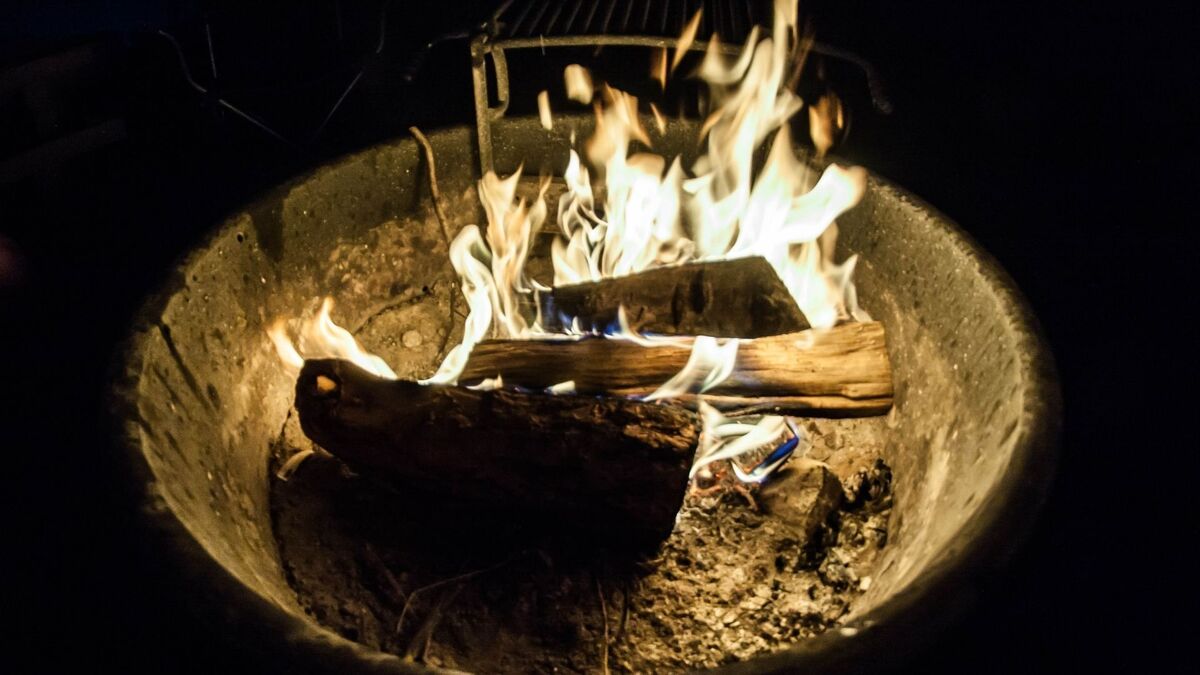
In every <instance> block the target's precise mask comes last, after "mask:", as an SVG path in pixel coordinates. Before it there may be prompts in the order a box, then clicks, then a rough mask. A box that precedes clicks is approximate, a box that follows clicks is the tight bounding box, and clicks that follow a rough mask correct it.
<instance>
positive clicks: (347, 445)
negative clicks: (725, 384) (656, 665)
mask: <svg viewBox="0 0 1200 675" xmlns="http://www.w3.org/2000/svg"><path fill="white" fill-rule="evenodd" d="M296 409H297V410H298V411H299V413H300V425H301V428H303V430H304V433H305V434H307V435H308V437H309V438H311V439H312V440H313V441H315V442H316V443H317V444H319V445H320V446H321V447H322V448H324V449H325V450H327V451H329V452H330V453H332V454H333V455H335V456H337V457H338V458H340V459H341V460H342V461H344V462H345V463H346V464H347V465H349V466H350V467H351V468H353V469H356V470H358V471H360V472H362V473H364V474H370V475H371V476H373V477H376V478H381V479H385V480H388V481H389V482H391V483H392V484H394V485H395V486H397V487H398V488H400V489H405V490H416V491H419V492H421V493H425V494H429V495H431V499H434V500H445V502H444V503H446V504H454V505H455V506H456V507H461V505H462V504H478V505H479V506H480V508H481V509H486V513H487V514H489V515H492V516H494V515H495V514H497V513H511V514H512V515H513V517H514V518H526V519H528V520H529V521H530V522H534V521H537V522H540V523H542V524H544V525H545V526H546V528H547V529H548V530H549V531H555V530H557V531H559V532H561V533H566V534H568V535H569V536H571V537H578V536H579V532H580V531H595V532H599V533H606V534H607V535H608V536H609V537H610V538H611V541H612V543H614V544H622V543H625V544H630V545H634V546H644V545H653V544H657V543H658V542H660V541H662V540H663V539H665V538H666V537H667V536H668V535H669V534H670V532H671V529H672V527H673V526H674V524H675V517H676V514H678V513H679V509H680V507H681V505H682V503H683V496H684V492H685V490H686V488H687V482H688V470H689V468H690V467H691V463H692V455H693V453H694V450H695V447H696V441H697V439H698V436H699V430H700V428H699V420H698V418H697V417H696V415H695V414H693V413H692V412H690V411H688V410H686V409H684V408H681V407H679V406H674V405H662V404H655V403H642V402H638V401H632V400H626V399H621V398H594V397H585V396H571V395H550V394H528V393H519V392H513V391H501V390H497V391H476V390H472V389H467V388H465V387H456V386H443V385H421V384H418V383H416V382H411V381H404V380H387V379H383V378H379V377H376V376H374V375H372V374H370V373H368V372H367V371H365V370H363V369H361V368H359V367H358V366H356V365H354V364H353V363H350V362H349V361H342V360H336V359H322V360H309V361H305V363H304V367H303V369H302V370H301V372H300V377H299V378H298V379H297V381H296Z"/></svg>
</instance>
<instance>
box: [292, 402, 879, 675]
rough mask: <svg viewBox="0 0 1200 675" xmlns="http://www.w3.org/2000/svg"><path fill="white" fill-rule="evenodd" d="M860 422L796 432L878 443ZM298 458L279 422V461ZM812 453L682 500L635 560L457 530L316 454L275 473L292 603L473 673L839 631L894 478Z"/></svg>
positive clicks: (572, 668)
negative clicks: (761, 475)
mask: <svg viewBox="0 0 1200 675" xmlns="http://www.w3.org/2000/svg"><path fill="white" fill-rule="evenodd" d="M865 422H869V420H838V421H833V420H821V421H819V422H818V421H809V422H806V424H807V426H808V430H809V433H810V434H812V435H814V436H815V435H816V432H815V431H814V430H817V431H822V432H823V433H822V435H821V436H820V437H817V441H818V443H819V444H821V443H822V442H823V441H828V439H830V438H834V439H839V436H840V439H839V440H841V441H842V442H843V443H846V442H849V441H850V440H852V439H853V437H855V436H858V435H864V431H866V433H865V435H866V436H871V437H874V436H875V433H874V430H873V429H872V430H865V429H863V428H862V427H871V426H872V425H870V424H865ZM834 444H835V445H836V442H835V443H834ZM310 447H312V446H311V444H309V443H308V441H307V439H305V438H303V436H302V434H301V433H300V431H299V429H298V425H297V424H296V423H295V421H294V420H292V421H289V424H288V428H286V429H285V430H284V434H283V436H282V437H281V439H280V441H279V443H278V444H277V447H276V454H277V457H276V459H275V460H274V464H275V465H276V467H277V466H278V465H279V464H280V463H281V462H282V460H283V459H284V458H285V457H286V456H289V455H290V454H292V453H293V452H295V451H297V449H300V448H310ZM819 447H820V446H819ZM813 454H825V455H826V457H825V461H827V462H828V465H827V466H828V467H829V468H826V465H822V464H818V463H815V462H803V461H801V462H794V464H797V465H798V466H793V467H792V468H790V469H789V470H788V472H786V473H785V474H784V475H782V476H779V477H778V481H777V483H776V485H774V486H771V485H768V486H766V487H765V488H763V489H761V490H760V489H757V488H755V489H754V490H752V491H747V492H746V493H743V492H741V491H739V490H737V489H733V488H732V486H731V484H728V483H725V484H719V485H717V486H715V487H714V488H712V491H711V492H709V493H707V494H705V493H701V492H699V491H696V490H693V491H692V492H691V493H690V494H689V495H688V497H687V499H686V501H685V504H684V508H683V510H682V512H681V513H680V518H679V522H678V524H677V526H676V528H675V530H674V532H673V533H672V535H671V536H670V538H669V539H668V540H667V541H666V542H664V543H663V544H662V546H661V547H660V548H659V549H658V551H657V552H655V553H654V554H653V557H650V558H643V559H637V560H630V559H629V557H628V555H627V554H619V553H615V552H605V551H596V550H578V549H576V550H564V549H562V548H561V547H554V546H550V545H543V544H538V543H537V542H528V541H522V540H521V539H520V535H519V532H517V531H515V530H513V531H505V530H503V528H495V527H489V528H487V531H485V532H471V533H467V534H463V533H456V532H454V531H453V530H451V529H448V528H446V527H445V526H442V525H437V524H433V523H431V521H430V518H431V515H430V514H428V513H427V512H423V511H422V509H421V507H420V505H419V504H414V503H413V502H412V501H411V499H410V498H409V497H408V496H405V495H400V494H398V493H396V492H395V491H394V490H392V489H391V488H388V487H385V486H382V485H379V484H376V483H373V482H372V481H370V480H368V479H366V478H364V477H362V476H358V475H355V474H353V473H352V472H350V471H349V470H348V469H346V468H345V467H344V466H343V465H342V464H341V463H340V462H339V461H338V460H336V459H335V458H332V457H330V456H328V455H324V454H322V453H321V452H320V451H318V452H317V454H315V455H314V456H312V457H310V458H309V459H308V460H307V461H305V462H304V463H303V464H301V466H300V467H299V469H297V470H296V472H295V473H294V474H293V475H292V476H291V478H290V479H289V480H287V481H282V480H279V479H278V478H275V479H273V481H272V514H273V518H274V525H275V528H274V529H275V533H276V538H277V541H278V544H279V552H280V558H281V561H282V564H283V566H284V570H285V572H286V574H287V578H288V579H289V582H290V583H291V585H292V587H293V588H294V589H295V591H296V594H297V597H298V598H299V600H300V603H301V605H302V606H303V607H304V608H305V609H306V611H308V612H309V613H310V614H311V615H312V616H313V617H314V618H315V619H316V620H317V621H319V622H320V623H321V624H322V625H324V626H326V627H327V628H329V629H331V630H333V631H334V632H337V633H338V634H340V635H342V636H343V637H346V638H348V639H350V640H355V641H358V642H361V643H363V644H366V645H368V646H370V647H372V648H375V649H380V650H383V651H387V652H391V653H394V654H397V655H400V656H402V657H407V658H410V659H413V660H416V661H419V662H424V663H426V664H428V665H431V666H435V667H444V668H450V669H455V670H467V671H475V672H511V671H520V672H596V671H599V670H603V668H604V667H605V664H604V660H605V659H607V668H608V669H609V670H610V671H613V672H646V671H655V670H678V669H695V668H704V667H711V666H716V665H719V664H722V663H729V662H733V661H739V660H745V659H749V658H752V657H754V656H756V655H762V654H765V653H769V652H773V651H778V650H781V649H785V648H786V647H787V646H788V645H789V644H791V643H794V642H796V641H799V640H803V639H805V638H808V637H811V636H814V635H817V634H819V633H821V632H823V631H825V630H827V629H828V628H830V627H831V626H836V625H838V624H839V622H840V620H841V619H842V618H843V617H844V616H845V615H846V614H847V612H848V610H849V608H850V605H851V603H852V601H853V600H854V598H855V597H856V596H858V595H859V594H860V593H861V592H862V591H863V590H864V589H865V588H866V587H867V586H868V585H869V584H870V579H871V576H870V575H871V573H872V570H873V568H874V562H875V560H876V557H877V555H878V553H879V551H880V549H882V547H883V546H884V545H886V543H887V522H888V516H889V514H890V511H891V471H890V469H889V468H888V467H887V465H886V464H884V463H883V461H882V460H880V459H878V458H872V457H870V456H869V455H867V454H865V453H861V452H852V451H849V450H839V451H831V452H828V453H822V452H814V453H813ZM838 474H841V475H842V477H839V476H838ZM821 484H824V485H826V487H827V488H828V487H830V486H832V489H826V490H824V491H822V490H821V489H820V487H819V486H820V485H821ZM814 486H815V487H814ZM835 490H836V492H835ZM831 496H832V498H831ZM805 509H807V510H805ZM601 598H603V600H601ZM606 643H607V644H608V645H609V647H608V652H607V654H605V653H604V645H605V644H606Z"/></svg>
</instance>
